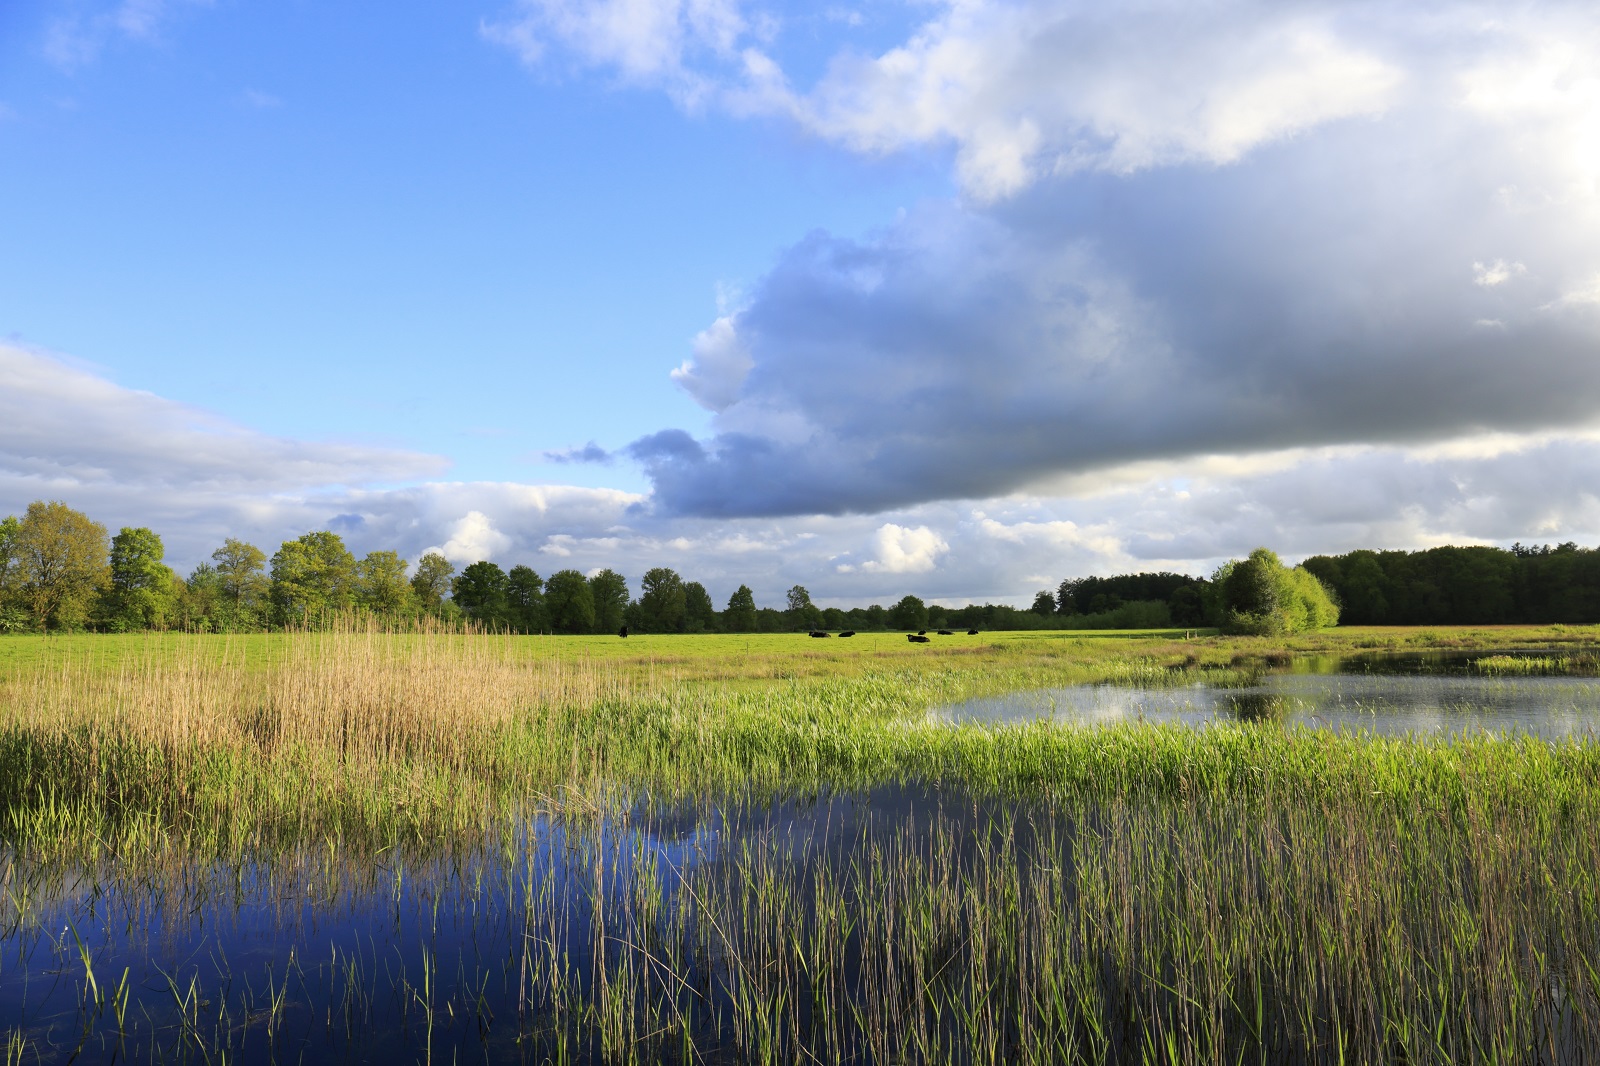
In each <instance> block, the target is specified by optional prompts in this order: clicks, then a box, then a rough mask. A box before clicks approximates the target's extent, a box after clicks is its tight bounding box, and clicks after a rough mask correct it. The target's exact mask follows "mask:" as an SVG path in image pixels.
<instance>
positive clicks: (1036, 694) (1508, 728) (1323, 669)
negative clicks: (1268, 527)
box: [928, 652, 1600, 739]
mask: <svg viewBox="0 0 1600 1066" xmlns="http://www.w3.org/2000/svg"><path fill="white" fill-rule="evenodd" d="M1485 657H1486V654H1485V653H1472V652H1454V653H1449V654H1430V655H1422V654H1401V655H1393V654H1372V655H1362V656H1349V657H1343V658H1334V657H1320V658H1306V659H1300V660H1296V661H1294V662H1292V663H1289V664H1286V665H1283V666H1281V667H1279V668H1277V669H1274V670H1271V671H1268V672H1265V673H1263V674H1262V676H1261V678H1260V681H1259V683H1257V684H1255V685H1250V686H1244V687H1230V686H1220V685H1213V684H1210V683H1208V682H1206V681H1205V680H1203V679H1201V680H1194V681H1191V682H1188V683H1183V684H1177V685H1174V686H1172V687H1165V688H1129V687H1125V686H1119V685H1071V686H1066V687H1062V688H1048V689H1032V690H1028V691H1023V692H1011V693H1006V694H1004V695H1000V696H986V697H981V698H978V699H972V700H967V701H965V702H963V703H958V704H951V705H946V706H941V707H934V708H932V709H931V710H929V711H928V721H930V722H935V723H950V724H962V723H976V724H983V725H1001V724H1012V723H1021V722H1032V721H1037V720H1039V719H1049V720H1051V721H1054V722H1058V723H1062V724H1078V725H1112V724H1120V723H1127V722H1154V723H1164V722H1171V723H1178V724H1182V725H1187V726H1193V727H1196V728H1204V727H1206V726H1209V725H1212V724H1216V723H1221V722H1237V721H1264V720H1266V721H1273V722H1283V723H1292V724H1297V725H1303V726H1307V727H1310V728H1315V729H1333V730H1346V731H1362V732H1368V733H1373V734H1378V735H1405V734H1419V735H1439V734H1444V735H1455V734H1462V733H1470V732H1475V731H1480V730H1488V731H1492V732H1497V733H1525V734H1529V735H1533V736H1539V737H1545V738H1549V739H1561V738H1564V737H1586V738H1593V737H1595V736H1596V735H1597V734H1600V679H1597V678H1594V677H1574V676H1541V675H1540V674H1539V673H1538V672H1537V671H1536V670H1535V671H1533V672H1529V673H1519V672H1507V671H1500V672H1490V671H1489V670H1487V669H1485V668H1484V667H1483V666H1481V665H1480V664H1481V663H1482V662H1483V660H1484V659H1485ZM1498 658H1499V659H1500V660H1501V661H1504V660H1505V659H1507V658H1511V659H1514V660H1515V659H1518V658H1521V659H1522V660H1523V661H1525V662H1531V663H1533V664H1535V665H1537V664H1539V663H1541V662H1543V661H1545V660H1543V659H1541V658H1539V657H1538V656H1537V653H1532V652H1530V653H1527V654H1525V655H1523V656H1520V657H1517V656H1511V657H1507V656H1504V655H1502V656H1500V657H1498ZM1185 676H1189V675H1188V674H1187V673H1186V675H1185ZM1197 676H1199V677H1200V678H1203V676H1204V673H1203V672H1197Z"/></svg>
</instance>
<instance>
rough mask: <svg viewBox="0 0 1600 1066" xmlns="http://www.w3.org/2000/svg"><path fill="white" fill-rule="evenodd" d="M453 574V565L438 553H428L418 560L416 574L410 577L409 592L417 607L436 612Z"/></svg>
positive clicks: (448, 587) (454, 570) (448, 588)
mask: <svg viewBox="0 0 1600 1066" xmlns="http://www.w3.org/2000/svg"><path fill="white" fill-rule="evenodd" d="M455 572H456V568H455V565H454V564H453V563H451V562H450V560H448V559H446V558H445V557H444V556H443V555H440V554H439V553H438V552H428V553H426V554H425V555H423V557H422V558H421V559H418V560H417V572H416V573H415V574H413V575H412V577H411V592H412V595H414V596H416V598H417V605H418V606H419V607H421V608H422V609H423V610H425V611H438V610H439V609H440V608H441V607H442V606H443V605H444V597H445V594H446V593H448V592H449V591H450V579H451V578H452V577H454V576H455Z"/></svg>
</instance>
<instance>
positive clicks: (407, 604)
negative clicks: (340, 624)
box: [355, 551, 415, 618]
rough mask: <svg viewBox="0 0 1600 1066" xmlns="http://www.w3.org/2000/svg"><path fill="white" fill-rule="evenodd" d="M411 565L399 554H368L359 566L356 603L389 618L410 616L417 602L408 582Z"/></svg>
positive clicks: (357, 570) (379, 552)
mask: <svg viewBox="0 0 1600 1066" xmlns="http://www.w3.org/2000/svg"><path fill="white" fill-rule="evenodd" d="M408 566H409V564H408V563H407V562H406V561H405V560H404V559H402V558H400V556H399V554H398V553H396V552H392V551H376V552H368V553H367V556H366V558H364V559H362V560H361V561H360V562H359V563H357V564H356V590H355V597H356V604H357V605H358V606H360V607H361V608H363V609H365V610H368V611H371V612H372V613H373V614H378V615H383V616H384V617H386V618H397V617H399V616H401V615H405V614H409V613H410V612H411V609H412V606H413V604H414V603H415V600H414V599H413V597H412V593H411V582H409V581H407V580H406V569H407V567H408Z"/></svg>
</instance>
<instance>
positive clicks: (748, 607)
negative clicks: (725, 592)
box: [722, 585, 756, 633]
mask: <svg viewBox="0 0 1600 1066" xmlns="http://www.w3.org/2000/svg"><path fill="white" fill-rule="evenodd" d="M722 627H723V628H724V629H726V630H727V631H728V632H730V633H754V632H755V631H756V594H755V593H753V592H751V591H750V586H749V585H740V586H739V587H738V588H737V589H735V590H734V592H733V595H732V596H729V597H728V609H727V610H725V611H723V612H722Z"/></svg>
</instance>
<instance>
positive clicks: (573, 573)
mask: <svg viewBox="0 0 1600 1066" xmlns="http://www.w3.org/2000/svg"><path fill="white" fill-rule="evenodd" d="M544 611H545V616H546V617H547V618H549V620H550V628H551V629H552V630H553V631H554V632H557V633H588V632H591V631H593V629H594V593H593V592H592V591H591V590H590V588H589V581H588V579H587V578H585V577H584V576H583V574H582V573H580V572H578V571H577V570H558V571H556V572H555V573H554V574H551V575H550V580H549V581H546V582H545V583H544Z"/></svg>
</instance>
